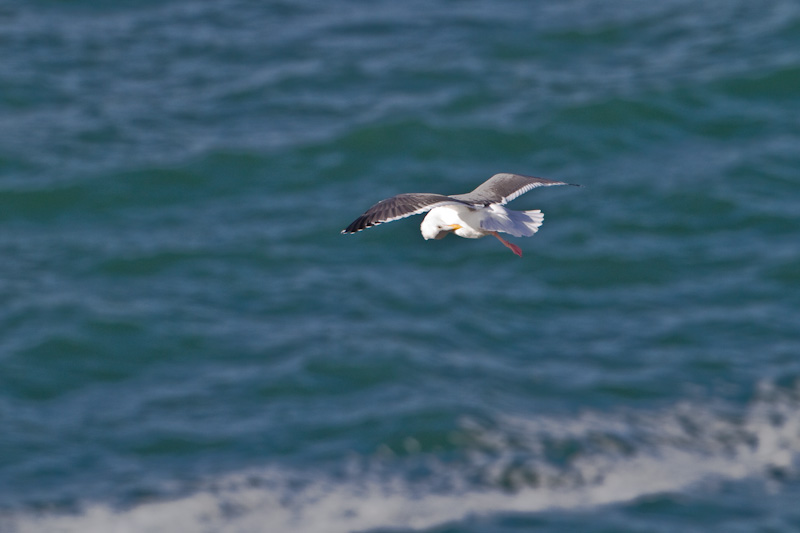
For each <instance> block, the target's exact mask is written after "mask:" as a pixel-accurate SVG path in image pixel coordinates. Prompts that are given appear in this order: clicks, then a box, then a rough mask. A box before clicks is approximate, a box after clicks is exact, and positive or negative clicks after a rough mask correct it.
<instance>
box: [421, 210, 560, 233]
mask: <svg viewBox="0 0 800 533" xmlns="http://www.w3.org/2000/svg"><path fill="white" fill-rule="evenodd" d="M543 220H544V215H543V214H542V212H541V211H539V210H538V209H536V210H534V211H514V210H512V209H506V208H505V207H503V206H502V205H499V204H489V205H488V206H486V207H483V206H480V207H470V206H466V205H460V204H453V205H443V206H440V207H434V208H433V209H431V210H430V211H429V212H428V214H427V215H425V218H424V219H423V220H422V224H421V225H420V231H421V232H422V236H423V237H424V238H425V239H426V240H427V239H442V238H444V237H446V236H447V235H448V234H449V233H451V232H452V233H455V234H456V235H458V236H459V237H464V238H465V239H480V238H481V237H485V236H487V235H491V234H492V233H494V232H502V233H508V234H510V235H514V236H515V237H530V236H531V235H533V234H534V233H536V232H537V231H538V229H539V226H541V225H542V221H543Z"/></svg>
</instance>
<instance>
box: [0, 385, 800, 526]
mask: <svg viewBox="0 0 800 533" xmlns="http://www.w3.org/2000/svg"><path fill="white" fill-rule="evenodd" d="M798 405H800V400H798V391H786V390H785V389H784V390H782V391H781V390H777V389H775V388H772V387H770V386H765V387H764V388H763V390H762V393H761V395H760V398H759V399H758V400H757V401H754V402H753V404H751V405H750V406H749V408H748V409H747V410H746V411H744V412H738V413H737V412H735V410H732V409H730V408H729V409H727V410H726V409H725V408H724V407H722V408H720V407H716V408H712V407H709V406H698V405H692V404H685V405H679V406H673V407H672V408H669V409H665V410H663V411H662V412H655V413H654V412H627V413H619V412H618V413H612V414H608V413H598V412H587V413H585V414H582V415H580V416H576V417H574V418H572V419H566V420H565V419H557V418H519V417H516V418H508V419H505V420H502V421H500V422H499V423H497V424H496V425H495V426H494V427H492V428H491V429H487V428H485V427H483V426H481V425H480V424H478V423H476V422H474V421H465V422H464V426H465V429H464V438H465V439H467V440H471V444H470V445H471V446H475V449H476V450H480V451H476V452H475V457H474V459H472V460H471V462H470V465H471V466H470V467H469V468H467V469H466V470H469V472H467V473H465V472H464V470H465V468H464V467H463V464H462V465H461V466H460V467H458V468H454V467H452V466H450V467H448V466H447V465H444V464H441V463H438V466H437V467H436V469H437V471H436V472H435V475H434V476H432V477H436V478H437V479H441V478H442V477H449V478H451V479H452V483H450V484H449V485H448V486H449V487H450V489H448V490H446V491H443V490H441V489H437V490H434V489H432V488H430V486H429V485H426V484H424V483H422V484H420V483H419V482H417V481H415V482H413V483H412V482H410V481H407V480H406V479H404V478H402V477H398V476H397V475H394V476H388V477H387V476H383V475H378V474H376V473H375V472H374V471H372V470H371V468H370V467H366V468H361V469H360V471H359V472H354V473H352V474H351V475H348V476H346V477H345V479H344V480H341V479H337V480H333V479H327V478H326V479H323V478H318V479H308V478H305V479H303V488H301V489H298V488H296V485H297V484H296V483H294V482H295V481H297V474H295V473H291V472H286V471H284V470H281V469H278V468H269V469H264V470H262V471H258V472H246V473H239V474H235V475H229V476H227V477H225V478H223V479H218V480H214V481H211V482H209V483H208V486H207V487H206V488H204V489H202V490H199V491H198V492H196V493H194V494H192V495H189V496H186V497H183V498H180V499H175V500H169V501H161V502H155V503H146V504H142V505H139V506H136V507H133V508H129V509H124V510H116V509H112V508H110V507H108V506H106V505H103V504H99V503H95V504H91V503H90V504H87V505H86V506H85V510H84V511H83V512H82V513H80V514H75V515H32V514H27V513H26V514H19V515H16V516H12V517H11V518H10V522H9V525H10V530H11V531H18V532H20V533H28V532H41V531H58V532H73V531H74V532H82V533H85V532H89V533H92V532H103V533H128V532H137V533H139V532H143V531H148V532H161V531H164V532H173V531H181V532H205V531H223V532H224V531H236V532H263V531H269V532H283V531H304V532H332V533H333V532H346V531H358V530H367V529H371V528H378V527H410V528H427V527H431V526H434V525H437V524H442V523H445V522H449V521H456V520H460V519H464V518H466V517H468V516H470V515H473V514H488V513H501V512H528V513H530V512H537V511H542V510H547V509H559V508H560V509H574V508H581V507H583V508H586V507H593V506H599V505H606V504H613V503H621V502H628V501H631V500H635V499H636V498H640V497H642V496H647V495H652V494H658V493H665V492H678V491H682V490H686V489H687V488H689V487H692V486H693V485H696V484H698V483H703V482H705V481H707V480H727V481H731V480H739V479H756V480H763V481H764V482H765V490H767V489H769V488H770V486H771V485H776V484H777V483H778V482H776V481H772V475H771V473H773V472H775V470H780V471H782V472H784V473H787V474H789V475H790V476H794V475H796V473H797V470H798V468H797V467H798V459H799V458H800V409H798ZM726 411H727V412H726ZM731 411H733V412H731ZM723 413H724V414H723ZM567 441H569V442H576V443H579V444H580V443H583V448H584V450H583V451H582V452H580V453H576V454H574V456H573V457H572V458H571V459H569V460H566V461H561V462H560V463H553V462H552V461H550V462H548V461H547V460H546V459H545V456H546V453H545V452H546V450H545V448H547V446H548V445H552V444H553V443H556V444H557V443H558V442H567ZM548 443H549V444H548ZM511 456H513V459H512V458H511ZM520 457H523V458H525V459H524V460H523V461H522V463H520ZM357 470H359V469H357ZM515 476H516V477H515ZM476 477H477V478H479V479H480V480H479V481H475V479H474V478H476ZM533 478H535V481H531V480H532V479H533ZM772 488H776V487H772ZM777 488H778V489H779V486H777ZM7 518H8V517H7Z"/></svg>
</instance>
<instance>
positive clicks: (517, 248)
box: [489, 231, 522, 257]
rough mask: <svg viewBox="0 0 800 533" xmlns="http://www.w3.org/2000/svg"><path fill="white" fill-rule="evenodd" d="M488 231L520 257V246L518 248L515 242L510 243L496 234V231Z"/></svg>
mask: <svg viewBox="0 0 800 533" xmlns="http://www.w3.org/2000/svg"><path fill="white" fill-rule="evenodd" d="M489 233H491V234H492V235H494V236H495V237H497V239H498V240H499V241H500V242H502V243H503V246H505V247H506V248H508V249H510V250H511V251H512V252H514V253H515V254H517V255H518V256H520V257H522V248H520V247H519V246H517V245H516V244H511V243H510V242H508V241H507V240H505V239H504V238H502V237H501V236H500V235H498V234H497V232H496V231H490V232H489Z"/></svg>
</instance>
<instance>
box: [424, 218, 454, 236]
mask: <svg viewBox="0 0 800 533" xmlns="http://www.w3.org/2000/svg"><path fill="white" fill-rule="evenodd" d="M419 229H420V231H421V232H422V236H423V237H424V238H425V240H429V239H443V238H445V237H447V234H448V233H450V232H453V231H455V230H457V229H461V226H460V225H458V224H444V223H443V222H442V221H440V220H439V221H436V220H428V217H425V219H424V220H423V221H422V224H421V225H420V227H419Z"/></svg>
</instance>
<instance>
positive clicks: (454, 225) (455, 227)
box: [450, 224, 461, 231]
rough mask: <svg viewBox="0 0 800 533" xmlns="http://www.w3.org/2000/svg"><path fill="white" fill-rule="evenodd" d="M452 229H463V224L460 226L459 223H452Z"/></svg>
mask: <svg viewBox="0 0 800 533" xmlns="http://www.w3.org/2000/svg"><path fill="white" fill-rule="evenodd" d="M450 229H452V230H453V231H455V230H457V229H461V226H459V225H458V224H450Z"/></svg>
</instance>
